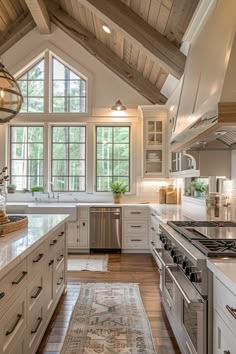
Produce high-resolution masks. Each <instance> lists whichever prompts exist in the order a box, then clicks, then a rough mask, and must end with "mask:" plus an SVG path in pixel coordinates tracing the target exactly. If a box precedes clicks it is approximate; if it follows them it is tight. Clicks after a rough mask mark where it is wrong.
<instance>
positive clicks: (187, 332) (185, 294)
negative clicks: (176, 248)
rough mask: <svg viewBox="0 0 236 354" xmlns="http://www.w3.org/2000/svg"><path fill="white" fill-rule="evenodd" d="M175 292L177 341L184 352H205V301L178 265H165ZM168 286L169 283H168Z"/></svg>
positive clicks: (198, 353)
mask: <svg viewBox="0 0 236 354" xmlns="http://www.w3.org/2000/svg"><path fill="white" fill-rule="evenodd" d="M165 272H166V273H167V274H168V275H167V279H168V278H169V279H171V280H170V281H172V288H173V289H174V290H172V292H173V293H174V294H175V298H174V301H175V306H176V323H177V328H178V343H179V345H180V347H181V352H182V353H185V354H207V301H206V300H205V299H204V298H202V296H201V295H200V294H199V293H198V291H197V290H196V289H195V288H194V286H193V285H192V284H191V282H190V281H189V280H188V279H187V278H186V277H185V275H184V274H183V272H182V271H181V270H180V269H179V268H178V266H174V265H173V266H172V265H170V266H167V267H166V270H165ZM169 287H170V285H169Z"/></svg>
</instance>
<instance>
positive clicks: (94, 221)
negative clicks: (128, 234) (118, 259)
mask: <svg viewBox="0 0 236 354" xmlns="http://www.w3.org/2000/svg"><path fill="white" fill-rule="evenodd" d="M89 220H90V221H89V223H90V251H93V250H94V251H95V250H99V249H100V250H101V249H104V250H105V249H106V250H121V236H122V218H121V208H101V207H100V208H90V218H89Z"/></svg>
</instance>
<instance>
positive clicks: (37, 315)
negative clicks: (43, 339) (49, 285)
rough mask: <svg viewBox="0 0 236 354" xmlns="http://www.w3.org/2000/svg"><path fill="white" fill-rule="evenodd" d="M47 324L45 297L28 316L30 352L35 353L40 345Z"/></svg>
mask: <svg viewBox="0 0 236 354" xmlns="http://www.w3.org/2000/svg"><path fill="white" fill-rule="evenodd" d="M44 324H45V318H44V309H43V299H41V300H40V301H39V303H38V304H37V307H35V308H34V310H33V311H32V312H31V313H30V316H29V318H28V328H27V331H28V346H29V353H35V352H36V349H37V347H38V344H39V343H38V342H39V340H40V336H41V334H42V331H43V327H44Z"/></svg>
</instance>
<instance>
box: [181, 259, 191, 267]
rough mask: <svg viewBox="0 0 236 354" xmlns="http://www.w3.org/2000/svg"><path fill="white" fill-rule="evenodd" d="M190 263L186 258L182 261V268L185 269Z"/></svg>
mask: <svg viewBox="0 0 236 354" xmlns="http://www.w3.org/2000/svg"><path fill="white" fill-rule="evenodd" d="M188 265H189V262H188V261H186V259H184V260H183V262H182V268H183V269H185V268H186V267H187V266H188Z"/></svg>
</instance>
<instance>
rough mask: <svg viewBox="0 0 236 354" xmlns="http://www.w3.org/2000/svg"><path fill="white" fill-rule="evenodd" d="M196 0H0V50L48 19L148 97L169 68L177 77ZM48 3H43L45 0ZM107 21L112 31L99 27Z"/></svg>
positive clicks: (155, 96)
mask: <svg viewBox="0 0 236 354" xmlns="http://www.w3.org/2000/svg"><path fill="white" fill-rule="evenodd" d="M198 3H199V0H191V1H189V0H49V1H45V0H0V35H1V36H0V55H1V54H3V53H4V52H5V51H6V50H7V49H9V48H10V46H12V45H13V44H14V43H15V42H16V41H18V40H19V39H20V38H21V37H22V36H24V35H25V34H26V33H27V32H28V31H30V30H31V29H32V28H33V27H34V25H35V23H36V24H37V27H38V29H39V31H40V33H47V32H49V31H50V20H51V22H54V23H55V24H56V25H57V26H59V27H60V28H61V29H62V30H64V31H65V32H66V33H67V34H69V35H70V36H71V37H72V38H73V39H75V40H76V41H77V42H78V43H80V44H81V45H82V46H84V48H85V49H86V50H88V51H89V52H90V53H91V54H93V55H94V56H96V58H97V59H98V60H100V61H101V62H103V64H105V65H107V66H108V67H109V68H110V69H111V70H113V72H115V73H116V74H117V75H118V76H119V77H120V78H122V79H123V80H125V81H126V82H127V83H128V84H130V85H131V86H132V87H134V88H135V89H136V90H137V91H138V92H139V93H141V94H142V95H143V96H144V97H146V98H147V99H148V100H149V101H150V102H152V103H164V102H165V101H166V98H165V97H164V96H163V95H161V93H160V90H161V88H162V86H163V85H164V83H165V81H166V78H167V76H168V74H169V73H171V74H172V75H174V76H175V77H177V78H180V77H181V75H182V73H183V70H184V65H185V57H184V55H183V54H182V53H181V52H180V51H179V47H180V45H181V41H182V38H183V35H184V33H185V31H186V28H187V26H188V24H189V22H190V20H191V18H192V16H193V14H194V11H195V10H196V7H197V5H198ZM45 5H46V6H45ZM104 24H105V25H108V26H109V28H110V29H111V34H107V33H105V32H104V31H103V29H102V25H104Z"/></svg>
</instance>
